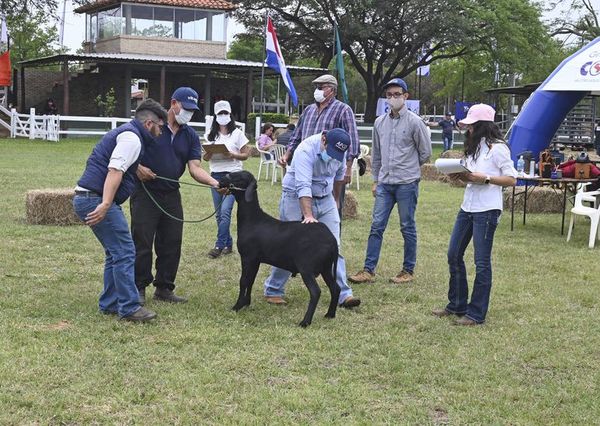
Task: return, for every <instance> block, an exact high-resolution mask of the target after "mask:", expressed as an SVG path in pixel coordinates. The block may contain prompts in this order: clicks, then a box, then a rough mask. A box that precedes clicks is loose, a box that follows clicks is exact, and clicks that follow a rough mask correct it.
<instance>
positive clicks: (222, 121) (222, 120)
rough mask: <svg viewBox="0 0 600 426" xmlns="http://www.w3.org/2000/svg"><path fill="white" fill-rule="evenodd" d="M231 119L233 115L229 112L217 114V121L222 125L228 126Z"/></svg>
mask: <svg viewBox="0 0 600 426" xmlns="http://www.w3.org/2000/svg"><path fill="white" fill-rule="evenodd" d="M230 121H231V115H229V114H222V115H217V123H219V124H220V125H221V126H227V125H228V124H229V122H230Z"/></svg>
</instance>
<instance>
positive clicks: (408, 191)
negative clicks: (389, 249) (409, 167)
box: [364, 180, 419, 274]
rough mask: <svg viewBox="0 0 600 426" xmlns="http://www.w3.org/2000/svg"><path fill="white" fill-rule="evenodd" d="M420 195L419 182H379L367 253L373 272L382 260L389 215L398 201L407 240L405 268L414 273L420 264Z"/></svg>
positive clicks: (368, 266) (402, 226)
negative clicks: (381, 254)
mask: <svg viewBox="0 0 600 426" xmlns="http://www.w3.org/2000/svg"><path fill="white" fill-rule="evenodd" d="M418 198H419V181H418V180H417V181H415V182H411V183H406V184H398V185H390V184H385V183H380V184H379V185H377V195H376V196H375V205H374V206H373V218H372V222H371V233H370V234H369V241H368V243H367V256H366V258H365V267H364V269H366V270H367V271H369V272H371V273H373V272H375V268H376V267H377V262H378V261H379V253H380V252H381V244H382V242H383V233H384V232H385V228H386V227H387V224H388V220H389V218H390V214H391V212H392V209H393V208H394V205H395V204H398V214H399V215H400V231H401V232H402V238H403V240H404V262H403V264H402V269H404V270H405V271H406V272H410V273H411V274H412V273H413V271H414V269H415V265H416V263H417V225H416V223H415V210H416V209H417V199H418Z"/></svg>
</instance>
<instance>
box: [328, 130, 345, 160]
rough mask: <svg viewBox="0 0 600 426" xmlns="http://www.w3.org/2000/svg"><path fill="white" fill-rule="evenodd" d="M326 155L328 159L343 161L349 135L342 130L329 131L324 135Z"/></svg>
mask: <svg viewBox="0 0 600 426" xmlns="http://www.w3.org/2000/svg"><path fill="white" fill-rule="evenodd" d="M325 140H326V141H327V146H326V147H325V149H326V150H327V154H329V156H330V157H332V158H334V159H336V160H338V161H342V162H343V161H344V154H345V153H346V151H348V148H349V147H350V135H349V134H348V132H347V131H345V130H344V129H339V128H338V129H331V130H329V131H328V132H327V133H326V134H325Z"/></svg>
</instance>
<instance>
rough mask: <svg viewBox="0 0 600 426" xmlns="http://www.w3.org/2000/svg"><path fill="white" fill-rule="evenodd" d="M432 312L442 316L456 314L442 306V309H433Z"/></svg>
mask: <svg viewBox="0 0 600 426" xmlns="http://www.w3.org/2000/svg"><path fill="white" fill-rule="evenodd" d="M431 313H432V314H433V315H435V316H436V317H439V318H442V317H449V316H450V315H454V314H453V313H452V312H450V311H447V310H446V308H442V309H432V310H431Z"/></svg>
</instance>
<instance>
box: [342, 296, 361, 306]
mask: <svg viewBox="0 0 600 426" xmlns="http://www.w3.org/2000/svg"><path fill="white" fill-rule="evenodd" d="M359 305H360V299H358V298H356V297H353V296H348V297H346V298H345V299H344V301H343V302H342V303H340V306H341V307H342V308H346V309H352V308H356V307H357V306H359Z"/></svg>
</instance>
